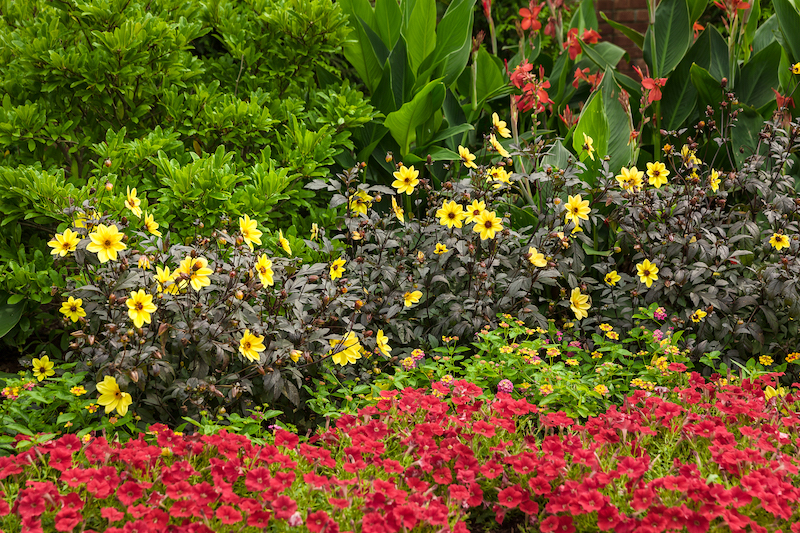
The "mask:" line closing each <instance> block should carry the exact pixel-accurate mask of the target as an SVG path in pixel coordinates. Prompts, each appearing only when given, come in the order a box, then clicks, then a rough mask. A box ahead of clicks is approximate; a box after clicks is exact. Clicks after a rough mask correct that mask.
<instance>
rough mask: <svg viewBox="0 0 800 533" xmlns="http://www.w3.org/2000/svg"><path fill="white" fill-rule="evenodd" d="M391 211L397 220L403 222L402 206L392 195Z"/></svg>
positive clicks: (404, 219)
mask: <svg viewBox="0 0 800 533" xmlns="http://www.w3.org/2000/svg"><path fill="white" fill-rule="evenodd" d="M392 211H394V216H396V217H397V220H399V221H400V222H403V223H405V221H406V218H405V212H404V211H403V208H402V207H400V206H399V205H397V199H396V198H395V197H394V196H392Z"/></svg>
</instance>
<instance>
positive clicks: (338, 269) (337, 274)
mask: <svg viewBox="0 0 800 533" xmlns="http://www.w3.org/2000/svg"><path fill="white" fill-rule="evenodd" d="M346 262H347V261H345V260H344V259H342V258H341V257H340V258H339V259H336V260H335V261H334V262H333V263H331V281H333V280H335V279H338V278H341V277H342V274H344V265H345V263H346Z"/></svg>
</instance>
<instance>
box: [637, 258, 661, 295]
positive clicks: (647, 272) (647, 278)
mask: <svg viewBox="0 0 800 533" xmlns="http://www.w3.org/2000/svg"><path fill="white" fill-rule="evenodd" d="M636 275H637V276H639V281H641V282H642V283H644V284H645V285H647V288H648V289H649V288H650V287H651V286H652V285H653V282H654V281H656V280H658V267H657V266H656V265H654V264H653V263H651V262H650V260H649V259H645V260H644V261H642V262H641V263H639V264H638V265H636Z"/></svg>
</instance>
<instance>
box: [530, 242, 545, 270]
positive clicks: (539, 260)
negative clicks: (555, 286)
mask: <svg viewBox="0 0 800 533" xmlns="http://www.w3.org/2000/svg"><path fill="white" fill-rule="evenodd" d="M528 261H530V263H531V264H532V265H533V266H535V267H539V268H544V267H546V266H547V260H546V259H545V258H544V254H543V253H541V252H539V251H537V250H536V248H534V247H533V246H531V247H530V248H528Z"/></svg>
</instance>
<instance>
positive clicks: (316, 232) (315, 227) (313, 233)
mask: <svg viewBox="0 0 800 533" xmlns="http://www.w3.org/2000/svg"><path fill="white" fill-rule="evenodd" d="M318 238H319V226H318V225H317V223H316V222H314V223H312V224H311V240H312V241H316V240H317V239H318Z"/></svg>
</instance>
